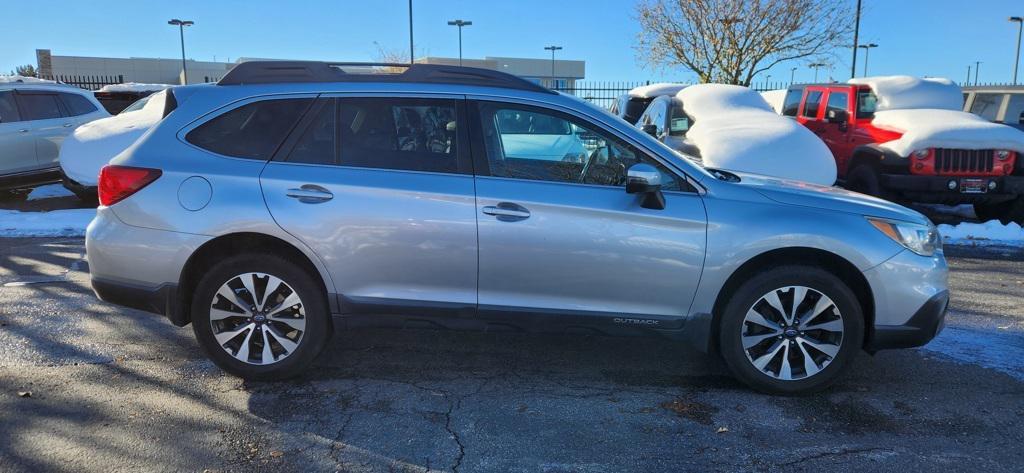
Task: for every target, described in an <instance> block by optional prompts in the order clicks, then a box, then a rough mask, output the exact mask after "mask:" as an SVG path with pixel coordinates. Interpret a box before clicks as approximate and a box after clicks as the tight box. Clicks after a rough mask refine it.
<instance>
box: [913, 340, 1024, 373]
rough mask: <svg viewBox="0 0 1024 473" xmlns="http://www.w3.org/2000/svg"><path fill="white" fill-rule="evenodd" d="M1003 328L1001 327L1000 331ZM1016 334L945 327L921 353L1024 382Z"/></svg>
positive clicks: (1023, 347) (1021, 350) (1021, 347)
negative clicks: (984, 369) (981, 367)
mask: <svg viewBox="0 0 1024 473" xmlns="http://www.w3.org/2000/svg"><path fill="white" fill-rule="evenodd" d="M1000 328H1003V327H1000ZM1021 335H1022V334H1021V332H1020V331H1019V330H1010V329H1009V327H1007V328H1006V329H1005V330H998V329H997V330H991V329H978V328H961V327H946V328H945V329H944V330H943V331H942V333H940V334H939V336H937V337H935V339H934V340H932V341H931V342H929V343H928V344H927V345H925V346H924V347H923V348H922V350H925V351H929V352H934V353H939V354H941V355H943V356H945V357H948V358H951V359H953V360H954V361H958V362H960V363H968V364H974V365H980V366H984V367H986V368H991V369H994V370H996V371H1001V372H1003V373H1006V374H1008V375H1010V376H1013V377H1014V378H1017V379H1020V380H1024V363H1021V360H1024V344H1022V343H1021V340H1022V338H1021Z"/></svg>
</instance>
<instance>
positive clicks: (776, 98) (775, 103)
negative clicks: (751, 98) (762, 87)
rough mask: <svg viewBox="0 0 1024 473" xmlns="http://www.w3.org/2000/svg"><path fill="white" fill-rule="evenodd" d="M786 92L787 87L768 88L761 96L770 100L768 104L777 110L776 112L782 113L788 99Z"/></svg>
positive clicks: (767, 100) (766, 100)
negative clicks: (783, 105)
mask: <svg viewBox="0 0 1024 473" xmlns="http://www.w3.org/2000/svg"><path fill="white" fill-rule="evenodd" d="M786 92H788V91H787V90H786V89H778V90H766V91H764V92H761V97H762V98H764V101H765V102H768V105H771V106H772V110H775V113H778V114H780V115H781V114H782V104H783V103H784V102H785V101H786Z"/></svg>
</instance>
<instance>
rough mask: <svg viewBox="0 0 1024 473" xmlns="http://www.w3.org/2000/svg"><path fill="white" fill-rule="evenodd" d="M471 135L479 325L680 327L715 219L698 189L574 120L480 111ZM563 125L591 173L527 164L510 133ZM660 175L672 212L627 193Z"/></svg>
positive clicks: (577, 167) (509, 110) (475, 107)
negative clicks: (521, 319) (651, 168)
mask: <svg viewBox="0 0 1024 473" xmlns="http://www.w3.org/2000/svg"><path fill="white" fill-rule="evenodd" d="M470 109H471V110H472V111H473V113H475V114H476V117H474V118H473V125H474V126H475V127H476V128H475V129H474V131H473V133H472V134H473V136H474V137H476V138H478V140H477V141H475V142H474V144H475V146H474V153H473V154H474V158H475V161H474V162H475V164H476V169H477V172H478V175H477V177H476V191H477V219H478V222H479V225H478V227H479V247H480V269H479V274H480V276H479V286H480V291H479V303H480V312H481V316H484V317H486V316H489V315H491V314H494V315H497V314H506V313H513V314H516V313H524V312H525V313H531V312H533V313H538V312H539V313H545V314H559V315H564V316H567V317H569V318H567V319H564V320H575V317H583V318H585V319H586V320H589V321H599V322H602V323H604V322H607V323H616V322H618V323H642V324H645V325H652V326H658V327H662V328H670V327H675V326H679V325H680V324H681V323H682V319H681V317H682V316H684V315H685V314H686V313H687V310H688V308H689V305H690V302H691V301H692V299H693V294H694V291H695V290H696V287H697V282H698V281H699V279H700V273H701V268H702V264H703V259H704V249H705V235H706V226H707V225H706V214H705V210H704V204H703V202H702V200H701V197H700V196H699V195H698V193H697V192H695V190H696V189H695V188H692V187H690V184H689V183H688V182H687V181H686V180H685V179H684V178H683V177H682V176H680V175H677V174H675V173H674V172H673V171H671V170H670V169H669V168H668V167H667V166H665V165H664V164H662V163H660V162H658V161H657V160H656V159H654V158H652V157H650V155H647V154H646V152H645V151H642V150H640V149H639V148H637V147H635V146H633V145H631V144H628V143H627V142H626V141H625V140H623V139H622V138H621V137H620V136H618V135H616V134H614V133H610V132H608V131H606V130H605V129H603V128H601V127H599V126H596V125H593V124H592V123H591V122H590V121H588V120H585V119H583V118H581V117H579V116H577V115H570V114H569V113H568V112H567V111H557V110H554V109H550V108H546V107H539V106H534V105H524V104H518V103H511V102H493V101H479V102H473V103H472V104H471V106H470ZM516 116H518V118H520V119H526V120H552V119H553V120H560V121H563V122H565V123H566V125H567V126H569V127H571V128H573V129H574V130H575V131H576V133H575V135H576V136H579V137H580V140H581V144H582V145H583V146H584V147H585V149H587V150H588V153H589V155H588V160H587V162H585V163H570V162H551V161H540V160H536V159H532V158H531V157H529V156H527V157H519V156H516V155H515V154H512V153H510V152H509V151H508V150H507V149H506V148H505V147H504V146H503V143H504V141H505V140H506V135H510V134H514V133H515V132H516V131H517V130H508V129H503V128H502V125H503V123H506V122H507V121H508V119H510V118H515V117H516ZM638 162H645V163H649V164H652V165H655V166H656V167H657V168H658V169H659V170H660V171H661V174H662V177H663V181H664V189H665V192H664V194H665V199H666V202H667V205H666V207H665V208H664V209H663V210H651V209H646V208H643V207H641V197H639V196H637V195H634V194H627V193H626V192H625V189H624V181H625V179H624V176H625V172H626V169H628V168H629V166H631V165H632V164H635V163H638Z"/></svg>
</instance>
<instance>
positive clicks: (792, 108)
mask: <svg viewBox="0 0 1024 473" xmlns="http://www.w3.org/2000/svg"><path fill="white" fill-rule="evenodd" d="M803 95H804V89H789V90H788V91H787V92H786V98H785V99H784V100H783V101H782V114H783V115H785V116H787V117H795V116H796V111H797V110H798V109H799V108H800V99H801V98H802V97H803Z"/></svg>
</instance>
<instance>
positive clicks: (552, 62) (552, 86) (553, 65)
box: [544, 45, 562, 89]
mask: <svg viewBox="0 0 1024 473" xmlns="http://www.w3.org/2000/svg"><path fill="white" fill-rule="evenodd" d="M544 49H545V50H547V51H551V88H552V89H553V88H555V51H558V50H560V49H562V47H561V46H554V45H552V46H544Z"/></svg>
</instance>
